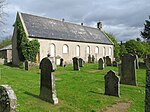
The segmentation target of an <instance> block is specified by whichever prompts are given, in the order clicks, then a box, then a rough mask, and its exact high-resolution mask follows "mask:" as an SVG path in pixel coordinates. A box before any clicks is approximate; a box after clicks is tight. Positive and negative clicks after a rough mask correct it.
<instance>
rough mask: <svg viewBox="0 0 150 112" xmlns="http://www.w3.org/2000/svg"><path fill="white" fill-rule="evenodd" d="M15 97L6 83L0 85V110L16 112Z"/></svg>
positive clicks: (2, 111)
mask: <svg viewBox="0 0 150 112" xmlns="http://www.w3.org/2000/svg"><path fill="white" fill-rule="evenodd" d="M16 106H17V98H16V95H15V93H14V91H13V90H12V88H11V87H10V86H8V85H1V86H0V112H16Z"/></svg>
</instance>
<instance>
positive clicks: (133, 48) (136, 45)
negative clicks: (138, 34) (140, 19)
mask: <svg viewBox="0 0 150 112" xmlns="http://www.w3.org/2000/svg"><path fill="white" fill-rule="evenodd" d="M125 47H126V50H127V52H128V53H132V54H137V55H138V56H139V57H142V56H143V55H144V52H143V51H145V49H144V46H143V44H142V43H141V42H139V41H136V40H129V41H127V42H126V43H125Z"/></svg>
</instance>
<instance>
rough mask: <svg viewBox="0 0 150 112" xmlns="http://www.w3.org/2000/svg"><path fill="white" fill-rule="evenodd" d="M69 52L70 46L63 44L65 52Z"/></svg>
mask: <svg viewBox="0 0 150 112" xmlns="http://www.w3.org/2000/svg"><path fill="white" fill-rule="evenodd" d="M68 52H69V47H68V46H67V45H66V44H65V45H63V53H68Z"/></svg>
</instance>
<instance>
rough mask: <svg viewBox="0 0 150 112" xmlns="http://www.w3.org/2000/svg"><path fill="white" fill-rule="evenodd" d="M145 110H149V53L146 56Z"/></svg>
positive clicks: (146, 111)
mask: <svg viewBox="0 0 150 112" xmlns="http://www.w3.org/2000/svg"><path fill="white" fill-rule="evenodd" d="M145 61H146V89H145V90H146V95H145V112H150V55H148V56H147V58H146V60H145Z"/></svg>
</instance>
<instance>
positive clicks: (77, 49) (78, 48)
mask: <svg viewBox="0 0 150 112" xmlns="http://www.w3.org/2000/svg"><path fill="white" fill-rule="evenodd" d="M76 56H80V46H79V45H77V46H76Z"/></svg>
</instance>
